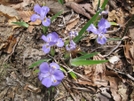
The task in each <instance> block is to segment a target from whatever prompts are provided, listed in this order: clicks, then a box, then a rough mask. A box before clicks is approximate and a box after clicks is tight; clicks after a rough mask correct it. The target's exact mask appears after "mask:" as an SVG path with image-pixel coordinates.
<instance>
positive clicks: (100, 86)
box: [0, 0, 134, 101]
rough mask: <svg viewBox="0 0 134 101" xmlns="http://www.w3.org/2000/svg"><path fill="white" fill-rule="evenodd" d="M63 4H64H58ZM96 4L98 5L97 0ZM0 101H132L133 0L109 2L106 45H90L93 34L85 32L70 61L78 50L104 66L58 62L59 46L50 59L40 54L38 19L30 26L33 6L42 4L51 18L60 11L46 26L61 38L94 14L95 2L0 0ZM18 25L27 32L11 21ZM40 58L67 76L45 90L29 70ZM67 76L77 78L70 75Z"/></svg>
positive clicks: (31, 69) (59, 57)
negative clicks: (58, 65) (88, 54)
mask: <svg viewBox="0 0 134 101" xmlns="http://www.w3.org/2000/svg"><path fill="white" fill-rule="evenodd" d="M63 1H64V0H63ZM100 1H101V2H100V5H102V4H103V1H105V0H100ZM0 4H1V5H0V101H134V1H133V0H109V1H108V4H107V5H106V8H105V10H107V11H108V14H107V15H106V16H105V15H104V17H105V19H107V20H108V21H109V22H115V23H116V24H115V25H112V26H111V27H110V28H109V29H108V31H107V33H106V34H105V35H106V37H107V38H108V39H109V40H108V41H107V43H106V44H104V45H100V44H98V43H97V42H96V38H97V36H96V35H95V34H93V33H91V32H90V33H87V32H85V33H84V34H85V36H84V37H83V38H82V39H81V40H80V41H79V42H78V43H77V48H76V50H75V51H72V52H71V53H70V54H71V56H72V57H71V58H76V57H78V56H79V55H80V54H79V52H85V53H94V52H98V54H97V55H95V56H93V58H91V59H92V60H108V62H106V63H102V64H97V65H87V66H76V67H75V66H71V65H69V63H68V61H66V60H64V57H62V56H64V54H65V47H63V48H60V49H55V51H56V53H55V55H51V54H46V55H45V54H44V52H43V51H42V46H43V44H44V41H43V40H42V39H41V36H42V34H43V31H42V27H41V26H42V24H41V22H40V21H36V22H31V21H30V17H31V15H32V14H34V11H33V8H34V5H35V4H39V5H40V6H42V5H43V4H45V6H48V7H49V8H50V12H49V14H48V15H47V16H48V17H49V18H51V17H52V16H53V15H54V14H56V13H58V12H59V11H61V10H62V11H63V12H62V14H61V15H60V16H58V17H57V18H56V19H55V20H54V21H53V22H52V23H51V25H50V26H49V27H48V31H47V33H50V32H57V33H58V35H59V36H60V37H61V38H63V39H66V38H67V36H68V35H69V32H70V31H71V30H75V31H78V32H79V31H80V30H81V29H82V28H83V26H84V25H85V24H86V23H87V22H88V20H90V19H91V18H92V17H93V15H95V13H96V9H97V5H98V0H65V1H64V4H63V5H61V4H60V3H59V2H58V0H0ZM17 21H24V22H26V23H27V24H29V27H28V28H24V27H18V26H16V25H15V24H12V22H17ZM41 59H51V60H53V61H57V62H58V63H60V66H61V67H63V68H64V69H65V70H67V72H66V73H65V78H64V79H63V81H62V82H61V83H60V84H59V85H58V86H56V87H53V88H46V87H45V86H43V85H42V84H41V82H40V81H39V79H38V73H37V72H38V69H39V66H34V67H32V68H29V67H30V66H31V65H32V64H33V63H35V62H36V61H38V60H41ZM71 71H72V72H73V73H74V74H75V75H76V76H77V77H76V78H75V79H74V78H72V77H71V76H70V74H69V73H70V72H71Z"/></svg>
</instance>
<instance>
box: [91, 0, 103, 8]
mask: <svg viewBox="0 0 134 101" xmlns="http://www.w3.org/2000/svg"><path fill="white" fill-rule="evenodd" d="M103 2H104V0H100V5H102V4H103ZM92 5H93V8H94V9H95V10H96V9H97V7H98V0H93V2H92Z"/></svg>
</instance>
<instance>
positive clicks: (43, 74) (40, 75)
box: [38, 72, 50, 81]
mask: <svg viewBox="0 0 134 101" xmlns="http://www.w3.org/2000/svg"><path fill="white" fill-rule="evenodd" d="M38 75H39V76H38V77H39V80H40V81H42V80H43V79H44V78H47V77H49V76H50V73H49V72H46V73H41V72H39V74H38Z"/></svg>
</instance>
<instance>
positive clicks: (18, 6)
mask: <svg viewBox="0 0 134 101" xmlns="http://www.w3.org/2000/svg"><path fill="white" fill-rule="evenodd" d="M32 2H33V0H23V2H21V3H19V4H12V5H10V6H11V7H12V8H14V9H23V8H24V7H26V6H27V5H29V4H31V3H32Z"/></svg>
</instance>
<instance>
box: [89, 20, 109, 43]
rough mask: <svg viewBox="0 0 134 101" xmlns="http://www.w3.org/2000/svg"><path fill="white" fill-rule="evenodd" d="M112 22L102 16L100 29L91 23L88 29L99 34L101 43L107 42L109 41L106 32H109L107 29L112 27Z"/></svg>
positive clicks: (99, 24) (98, 40)
mask: <svg viewBox="0 0 134 101" xmlns="http://www.w3.org/2000/svg"><path fill="white" fill-rule="evenodd" d="M110 26H111V25H110V23H109V22H108V21H107V20H106V19H104V18H102V19H101V20H100V21H99V23H98V29H97V28H96V27H95V26H94V25H93V24H91V25H90V26H89V27H88V28H87V31H88V32H90V31H91V32H92V33H94V34H97V35H98V38H97V42H98V43H99V44H105V43H106V41H107V38H106V37H105V35H104V34H105V33H106V32H107V29H108V28H109V27H110Z"/></svg>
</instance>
